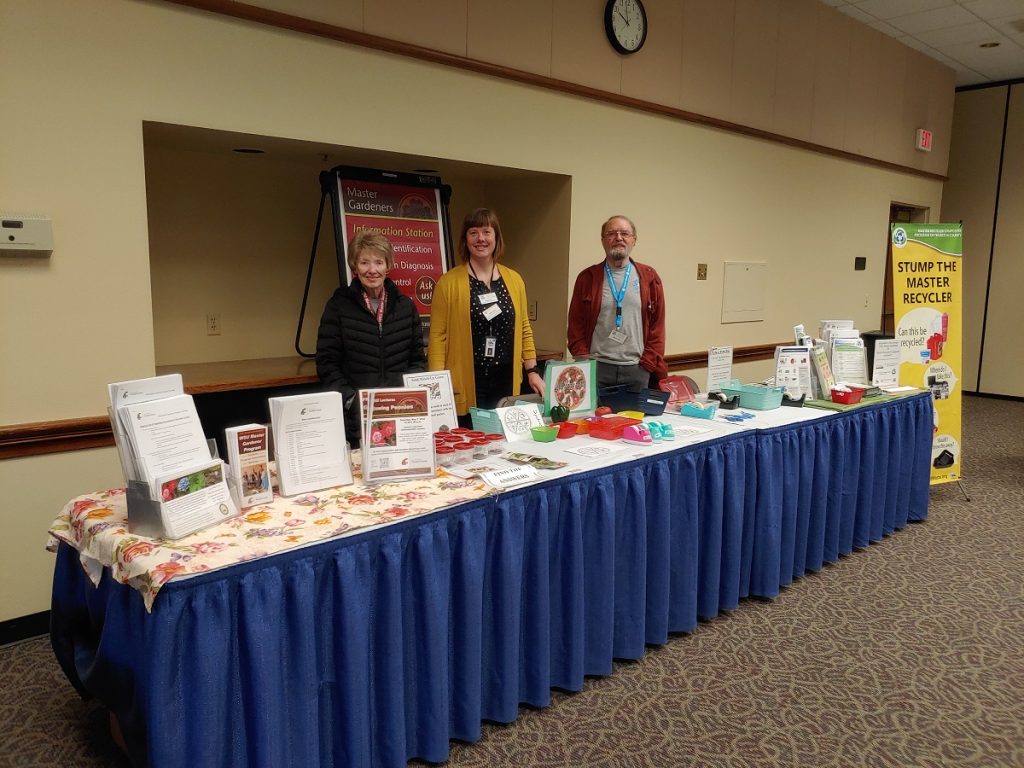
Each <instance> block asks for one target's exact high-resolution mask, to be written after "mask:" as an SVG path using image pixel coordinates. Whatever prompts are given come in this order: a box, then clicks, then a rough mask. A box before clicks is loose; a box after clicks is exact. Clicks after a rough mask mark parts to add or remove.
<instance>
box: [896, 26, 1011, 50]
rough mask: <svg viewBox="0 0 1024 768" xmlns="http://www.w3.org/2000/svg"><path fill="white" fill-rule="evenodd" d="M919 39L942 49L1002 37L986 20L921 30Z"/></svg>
mask: <svg viewBox="0 0 1024 768" xmlns="http://www.w3.org/2000/svg"><path fill="white" fill-rule="evenodd" d="M915 37H917V38H918V39H919V40H921V41H923V42H925V43H927V44H928V45H930V46H932V47H933V48H939V49H942V48H943V47H944V46H947V45H968V44H970V43H974V44H975V45H977V44H978V43H985V42H988V41H990V40H995V39H997V38H1000V37H1002V35H1000V34H999V33H998V32H996V31H995V30H994V29H992V27H991V26H989V25H988V24H987V23H985V22H984V21H976V22H974V23H973V24H961V25H960V26H958V27H950V28H949V29H933V30H930V31H928V32H921V33H920V34H918V35H915Z"/></svg>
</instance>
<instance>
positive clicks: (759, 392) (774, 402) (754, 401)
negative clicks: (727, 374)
mask: <svg viewBox="0 0 1024 768" xmlns="http://www.w3.org/2000/svg"><path fill="white" fill-rule="evenodd" d="M785 391H786V388H785V387H766V386H765V385H764V384H740V383H739V382H738V381H735V380H733V381H731V382H729V383H728V384H723V385H722V392H723V393H724V394H726V395H729V396H730V397H732V396H733V395H739V396H740V408H749V409H750V410H752V411H770V410H772V409H774V408H778V407H779V406H780V405H782V393H783V392H785Z"/></svg>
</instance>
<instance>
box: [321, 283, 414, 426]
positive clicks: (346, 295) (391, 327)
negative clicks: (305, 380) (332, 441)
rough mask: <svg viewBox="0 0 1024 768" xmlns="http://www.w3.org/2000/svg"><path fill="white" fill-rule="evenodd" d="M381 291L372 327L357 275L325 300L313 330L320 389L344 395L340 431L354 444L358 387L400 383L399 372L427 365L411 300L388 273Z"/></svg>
mask: <svg viewBox="0 0 1024 768" xmlns="http://www.w3.org/2000/svg"><path fill="white" fill-rule="evenodd" d="M384 290H385V291H386V292H387V297H388V298H387V306H386V307H385V309H384V322H383V327H381V328H378V327H377V318H376V316H374V315H372V314H370V310H369V309H367V307H366V302H365V300H364V299H363V286H362V284H361V283H360V282H359V279H358V278H357V279H355V280H353V281H352V284H351V285H348V286H344V287H341V288H338V290H336V291H335V292H334V295H333V296H331V298H330V299H328V301H327V306H326V307H324V314H323V316H322V317H321V318H320V329H319V330H318V331H317V337H316V374H317V376H319V377H320V383H321V384H322V385H323V386H324V388H325V389H329V390H334V391H336V392H341V394H342V397H344V399H345V434H346V437H347V438H348V441H349V442H350V443H351V444H352V445H353V446H355V445H358V444H359V405H358V403H357V402H356V397H355V395H356V392H357V390H360V389H368V388H370V387H400V386H402V374H403V373H411V372H414V371H424V370H426V367H427V358H426V356H425V355H424V353H423V333H422V331H421V330H420V317H419V313H417V311H416V305H415V304H413V302H412V299H410V298H409V297H407V296H404V295H402V294H401V293H400V292H399V290H398V286H396V285H395V284H394V283H393V282H392V281H391V279H390V278H385V280H384Z"/></svg>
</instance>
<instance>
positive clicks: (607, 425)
mask: <svg viewBox="0 0 1024 768" xmlns="http://www.w3.org/2000/svg"><path fill="white" fill-rule="evenodd" d="M639 423H640V419H627V418H626V417H625V416H605V417H604V418H602V419H594V420H593V421H592V422H590V436H591V437H596V438H599V439H601V440H618V439H619V438H621V437H622V430H624V429H625V428H626V427H631V426H633V425H634V424H639Z"/></svg>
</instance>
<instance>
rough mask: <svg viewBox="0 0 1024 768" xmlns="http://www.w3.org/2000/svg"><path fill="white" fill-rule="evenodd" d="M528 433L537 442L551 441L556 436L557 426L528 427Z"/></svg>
mask: <svg viewBox="0 0 1024 768" xmlns="http://www.w3.org/2000/svg"><path fill="white" fill-rule="evenodd" d="M530 433H531V434H532V435H533V439H534V440H536V441H537V442H538V443H551V442H554V441H555V439H556V438H557V437H558V427H548V426H540V427H530Z"/></svg>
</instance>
